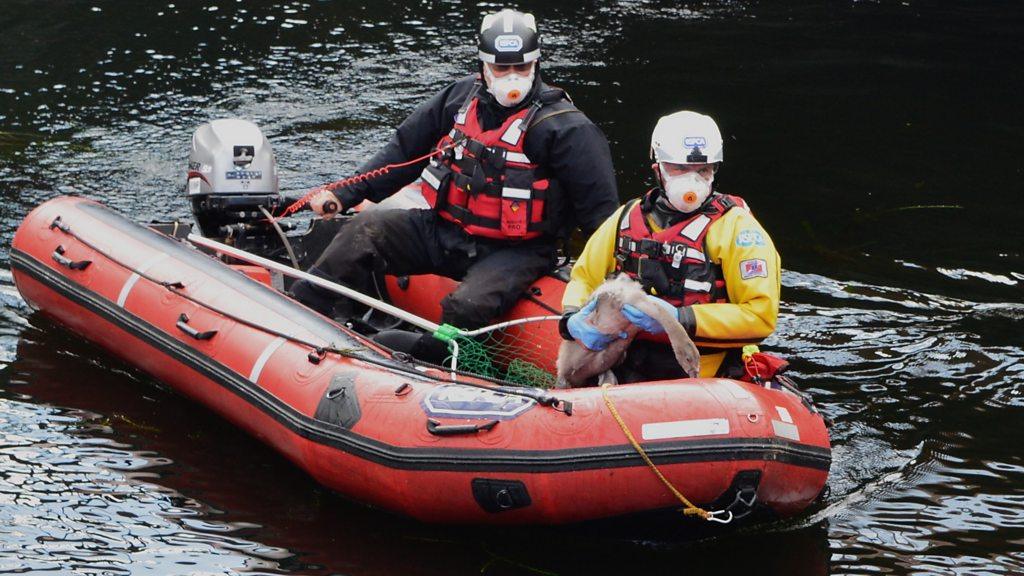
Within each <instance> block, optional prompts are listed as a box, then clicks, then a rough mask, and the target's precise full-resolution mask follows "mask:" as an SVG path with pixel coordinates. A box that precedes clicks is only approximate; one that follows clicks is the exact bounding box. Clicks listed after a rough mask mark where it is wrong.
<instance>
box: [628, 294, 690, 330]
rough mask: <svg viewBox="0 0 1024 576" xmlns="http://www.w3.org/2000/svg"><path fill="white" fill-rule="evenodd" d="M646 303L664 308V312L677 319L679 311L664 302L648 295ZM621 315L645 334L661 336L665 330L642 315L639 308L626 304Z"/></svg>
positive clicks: (655, 321) (645, 315)
mask: <svg viewBox="0 0 1024 576" xmlns="http://www.w3.org/2000/svg"><path fill="white" fill-rule="evenodd" d="M647 301H648V302H650V303H651V304H654V305H655V306H660V307H662V308H664V309H665V312H667V313H669V314H671V315H672V317H673V318H679V309H678V308H676V307H675V306H673V305H672V304H669V303H668V302H666V301H665V300H662V299H661V298H658V297H657V296H652V295H650V294H648V295H647ZM622 315H623V316H625V317H626V320H629V321H630V322H632V323H633V325H635V326H636V327H637V328H639V329H641V330H643V331H645V332H650V333H651V334H661V333H662V332H664V331H665V328H664V327H662V325H661V323H660V322H658V321H657V320H655V319H654V318H651V317H650V316H648V315H647V314H645V313H643V312H642V311H641V310H640V309H639V308H637V307H636V306H633V305H631V304H626V305H624V306H623V307H622Z"/></svg>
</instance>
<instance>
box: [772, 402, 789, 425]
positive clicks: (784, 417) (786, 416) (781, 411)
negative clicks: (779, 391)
mask: <svg viewBox="0 0 1024 576" xmlns="http://www.w3.org/2000/svg"><path fill="white" fill-rule="evenodd" d="M775 410H776V411H777V412H778V413H779V418H781V419H782V421H783V422H788V423H790V424H792V423H793V417H792V416H790V415H789V410H786V409H785V408H783V407H782V406H776V407H775Z"/></svg>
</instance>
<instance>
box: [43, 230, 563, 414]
mask: <svg viewBox="0 0 1024 576" xmlns="http://www.w3.org/2000/svg"><path fill="white" fill-rule="evenodd" d="M50 229H51V230H52V229H57V230H60V231H61V232H63V233H64V234H66V235H68V236H70V237H71V238H74V239H75V240H77V241H79V242H81V243H82V245H84V246H86V247H88V248H89V249H91V250H93V251H95V252H96V253H97V254H100V255H101V256H103V257H104V258H106V259H107V260H109V261H110V262H113V263H114V264H116V265H118V266H120V267H121V268H124V269H125V270H128V271H130V272H132V273H134V274H137V275H138V276H139V277H140V278H143V279H145V280H148V281H150V282H152V283H153V284H156V285H158V286H162V287H163V288H165V289H166V290H168V291H170V292H172V293H174V294H175V295H177V296H180V297H181V298H184V299H185V300H188V301H189V302H192V303H193V304H196V305H198V306H201V307H203V308H205V309H207V310H209V311H211V312H214V313H216V314H219V315H221V316H223V317H224V318H227V319H229V320H233V321H235V322H238V323H239V324H242V325H244V326H248V327H249V328H252V329H254V330H259V331H261V332H264V333H266V334H269V335H271V336H275V337H278V338H284V339H285V340H288V341H290V342H294V343H296V344H300V345H302V346H306V347H308V348H311V349H312V350H313V351H312V352H310V354H309V357H310V361H311V362H314V358H315V359H316V360H315V362H314V363H316V364H318V363H319V362H320V360H322V359H323V357H324V356H325V355H326V354H327V353H328V352H330V353H334V354H337V355H338V356H342V357H344V358H349V359H351V360H359V361H361V362H366V363H368V364H373V365H375V366H380V367H382V368H386V369H388V370H393V371H396V372H402V373H404V374H408V375H411V376H415V377H417V378H427V379H430V380H434V381H444V380H443V379H442V378H440V377H437V376H433V375H431V374H427V373H424V372H422V371H420V370H417V369H416V368H413V367H406V366H402V365H399V364H396V363H395V362H394V361H390V362H389V361H387V360H384V359H377V358H372V357H369V356H364V355H362V354H357V353H355V351H354V349H352V348H341V347H339V346H337V345H335V344H334V343H333V342H331V343H328V344H326V345H322V344H317V343H316V342H310V341H309V340H306V339H304V338H300V337H298V336H295V335H294V334H288V333H285V332H281V331H278V330H274V329H273V328H268V327H267V326H263V325H261V324H258V323H256V322H253V321H252V320H247V319H245V318H242V317H240V316H237V315H235V314H232V313H230V312H227V311H226V310H221V309H220V308H217V307H216V306H213V305H211V304H209V303H208V302H204V301H202V300H200V299H198V298H196V297H195V296H191V295H189V294H187V293H185V292H184V288H185V286H184V284H182V283H181V282H177V281H166V280H160V279H158V278H154V277H153V276H150V275H149V274H147V273H145V272H141V271H139V270H137V269H136V268H134V267H132V266H130V265H129V264H126V263H124V262H122V261H120V260H118V259H117V258H114V257H113V255H111V254H109V253H107V252H106V251H105V250H103V249H101V248H100V247H98V246H96V245H95V244H93V243H91V242H89V241H88V240H86V239H84V238H82V237H81V236H79V235H78V234H75V233H74V232H73V231H72V230H71V226H70V225H68V224H67V223H65V222H62V221H61V217H60V216H57V217H56V218H54V219H53V221H52V222H51V223H50ZM396 359H397V354H396ZM403 359H404V361H406V362H409V363H411V362H412V360H413V359H412V357H410V356H407V355H403ZM419 363H420V364H421V365H423V366H425V367H429V368H435V369H439V370H443V368H441V367H439V366H434V365H433V364H429V363H426V362H419ZM473 376H474V377H477V378H480V379H481V380H486V381H488V382H491V383H493V384H497V385H498V386H488V385H485V384H479V383H476V382H472V381H467V380H453V381H454V382H455V383H456V384H461V385H463V386H471V387H473V388H481V389H484V390H492V391H495V390H496V391H498V392H502V393H504V394H509V395H512V396H522V397H524V398H529V399H531V400H533V401H535V402H537V403H538V404H540V405H541V406H547V407H549V408H552V409H553V410H556V411H558V412H562V413H564V414H565V415H566V416H571V415H572V402H570V401H568V400H563V399H560V398H557V397H555V396H553V395H551V394H549V393H548V392H547V391H546V390H543V389H534V388H522V389H517V388H516V387H513V386H506V385H504V383H503V382H501V381H500V380H496V379H494V378H490V377H487V376H481V375H473Z"/></svg>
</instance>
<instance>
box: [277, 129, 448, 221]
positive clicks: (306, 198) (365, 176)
mask: <svg viewBox="0 0 1024 576" xmlns="http://www.w3.org/2000/svg"><path fill="white" fill-rule="evenodd" d="M463 141H465V137H463V138H462V139H459V140H455V141H453V142H450V143H448V144H446V145H444V146H439V147H437V148H435V149H434V150H431V151H430V152H428V153H426V154H424V155H422V156H417V157H416V158H413V159H412V160H406V161H405V162H396V163H394V164H388V165H386V166H381V167H380V168H375V169H373V170H369V171H367V172H363V173H361V174H356V175H354V176H349V177H348V178H342V179H341V180H338V181H336V182H331V183H329V184H324V185H323V186H318V187H316V188H313V189H312V190H310V191H309V192H306V193H305V194H304V195H303V196H302V197H301V198H299V199H298V200H296V201H295V202H292V203H291V204H290V205H289V206H288V207H287V208H285V209H284V211H282V212H281V214H279V215H278V216H277V217H275V218H274V220H275V221H277V220H280V219H281V218H284V217H286V216H289V215H291V214H294V213H295V212H298V211H299V210H301V209H302V207H303V206H305V205H306V204H309V202H310V201H311V200H312V199H313V197H314V196H316V195H317V194H320V193H321V192H334V191H335V190H337V189H338V188H345V187H346V186H351V185H353V184H358V183H360V182H365V181H367V180H372V179H374V178H378V177H380V176H383V175H385V174H387V173H388V172H391V171H392V170H395V169H396V168H405V167H406V166H411V165H413V164H418V163H419V162H422V161H424V160H428V159H430V158H433V157H434V156H439V155H441V154H443V153H445V152H446V151H448V150H449V149H451V148H455V147H456V146H460V145H461V144H462V143H463Z"/></svg>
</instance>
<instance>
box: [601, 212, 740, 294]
mask: <svg viewBox="0 0 1024 576" xmlns="http://www.w3.org/2000/svg"><path fill="white" fill-rule="evenodd" d="M653 201H654V198H653V197H652V196H651V193H650V192H648V193H647V195H645V197H644V198H643V199H642V200H635V201H634V202H633V203H632V204H630V205H629V206H627V207H626V208H625V209H623V211H622V216H621V217H620V219H619V234H618V239H617V241H616V243H615V271H616V272H624V273H626V274H628V275H629V276H630V277H631V278H633V279H635V280H637V281H639V282H640V283H641V284H642V285H643V286H644V289H645V290H647V291H648V292H651V291H652V289H653V290H654V291H656V292H657V295H658V296H659V297H661V298H663V299H665V300H667V301H668V302H669V303H671V304H672V305H673V306H677V307H678V306H689V305H691V304H706V303H709V302H727V301H728V296H727V294H726V291H725V280H724V278H723V276H722V270H721V268H720V267H719V266H718V265H715V264H714V263H713V262H711V261H710V260H709V258H708V256H707V246H706V244H707V242H706V239H707V234H708V230H709V229H710V228H711V225H712V224H713V223H714V222H715V221H716V220H718V219H719V218H721V217H722V216H724V215H725V213H726V212H728V211H729V210H730V209H732V208H734V207H736V206H739V207H742V208H746V203H745V202H744V201H743V199H742V198H739V197H737V196H728V195H725V194H718V193H715V194H714V195H712V197H711V200H710V201H709V202H707V203H705V204H704V206H703V207H702V208H701V209H700V210H698V211H697V212H695V213H694V214H693V215H692V216H690V217H689V218H686V219H683V220H682V221H680V222H677V223H675V224H673V225H672V226H669V227H668V228H665V229H663V230H661V231H660V232H654V231H652V230H651V228H650V226H649V225H648V223H647V217H646V216H645V215H644V211H643V205H644V203H645V202H653Z"/></svg>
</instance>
